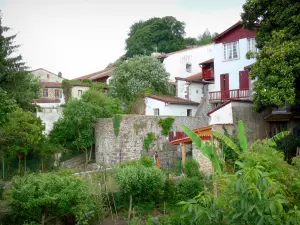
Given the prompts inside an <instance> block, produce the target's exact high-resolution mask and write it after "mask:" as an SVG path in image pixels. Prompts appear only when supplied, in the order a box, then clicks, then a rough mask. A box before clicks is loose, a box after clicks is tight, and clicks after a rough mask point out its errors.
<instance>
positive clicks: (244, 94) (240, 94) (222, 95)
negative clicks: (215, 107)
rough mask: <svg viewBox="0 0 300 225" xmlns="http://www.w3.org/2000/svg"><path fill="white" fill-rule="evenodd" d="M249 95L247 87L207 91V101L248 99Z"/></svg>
mask: <svg viewBox="0 0 300 225" xmlns="http://www.w3.org/2000/svg"><path fill="white" fill-rule="evenodd" d="M249 97H250V91H249V89H234V90H225V91H224V90H223V91H213V92H209V101H219V100H220V101H222V100H230V99H248V98H249Z"/></svg>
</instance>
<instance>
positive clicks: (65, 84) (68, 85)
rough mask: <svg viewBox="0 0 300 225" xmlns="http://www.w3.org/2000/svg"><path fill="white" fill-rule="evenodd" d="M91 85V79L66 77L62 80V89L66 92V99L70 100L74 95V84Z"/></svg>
mask: <svg viewBox="0 0 300 225" xmlns="http://www.w3.org/2000/svg"><path fill="white" fill-rule="evenodd" d="M83 84H85V85H88V84H90V85H91V81H90V80H87V79H85V80H67V79H64V80H63V81H62V89H63V92H64V97H65V101H66V102H68V101H69V100H70V98H71V97H72V86H73V85H83Z"/></svg>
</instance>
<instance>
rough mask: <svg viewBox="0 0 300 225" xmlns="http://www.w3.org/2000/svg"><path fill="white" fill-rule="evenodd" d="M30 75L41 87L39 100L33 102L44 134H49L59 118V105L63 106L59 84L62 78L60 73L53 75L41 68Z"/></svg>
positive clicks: (62, 96) (61, 90)
mask: <svg viewBox="0 0 300 225" xmlns="http://www.w3.org/2000/svg"><path fill="white" fill-rule="evenodd" d="M32 74H33V76H34V77H36V78H38V79H39V81H40V85H41V91H40V98H38V99H34V100H33V102H34V103H35V104H36V105H38V106H39V107H40V110H37V112H36V114H37V116H38V117H39V118H40V119H41V120H42V122H43V123H44V125H45V133H46V134H49V132H50V131H51V130H52V128H53V124H54V123H55V122H56V121H57V120H58V119H59V118H60V117H61V111H62V109H61V105H63V104H65V98H64V94H63V89H62V84H61V83H62V81H63V80H64V78H62V76H61V73H58V74H55V73H52V72H50V71H48V70H45V69H42V68H39V69H36V70H33V71H32Z"/></svg>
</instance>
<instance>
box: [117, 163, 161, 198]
mask: <svg viewBox="0 0 300 225" xmlns="http://www.w3.org/2000/svg"><path fill="white" fill-rule="evenodd" d="M115 179H116V181H117V184H118V185H119V190H120V192H121V193H122V194H124V195H125V196H127V198H128V199H129V194H132V195H133V202H135V204H137V203H138V201H139V202H144V203H146V202H151V201H159V200H160V198H161V196H162V190H163V186H164V176H163V173H162V172H161V170H160V169H158V168H157V167H155V166H154V164H152V166H151V167H145V166H143V165H140V164H136V165H129V166H125V167H120V168H117V170H116V173H115Z"/></svg>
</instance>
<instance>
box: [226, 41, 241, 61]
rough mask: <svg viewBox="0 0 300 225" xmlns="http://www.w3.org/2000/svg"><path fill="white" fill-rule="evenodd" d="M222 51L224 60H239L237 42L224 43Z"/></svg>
mask: <svg viewBox="0 0 300 225" xmlns="http://www.w3.org/2000/svg"><path fill="white" fill-rule="evenodd" d="M223 49H224V60H231V59H238V58H239V45H238V42H237V41H234V42H230V43H225V44H224V45H223Z"/></svg>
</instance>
